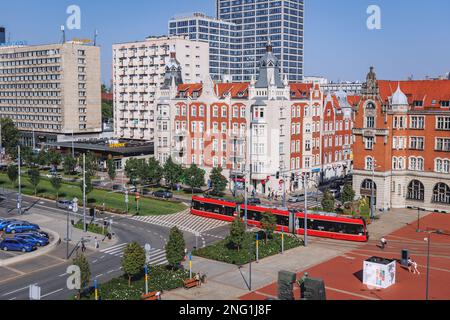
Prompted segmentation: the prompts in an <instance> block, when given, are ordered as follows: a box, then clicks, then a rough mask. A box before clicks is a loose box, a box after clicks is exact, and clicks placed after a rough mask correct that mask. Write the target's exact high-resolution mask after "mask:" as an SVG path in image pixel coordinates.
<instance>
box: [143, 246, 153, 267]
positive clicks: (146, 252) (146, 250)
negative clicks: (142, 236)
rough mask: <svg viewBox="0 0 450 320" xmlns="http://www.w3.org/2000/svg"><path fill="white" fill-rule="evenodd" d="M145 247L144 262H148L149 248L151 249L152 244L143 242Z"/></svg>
mask: <svg viewBox="0 0 450 320" xmlns="http://www.w3.org/2000/svg"><path fill="white" fill-rule="evenodd" d="M144 249H145V262H146V263H149V262H150V250H152V246H151V245H150V244H148V243H146V244H145V246H144Z"/></svg>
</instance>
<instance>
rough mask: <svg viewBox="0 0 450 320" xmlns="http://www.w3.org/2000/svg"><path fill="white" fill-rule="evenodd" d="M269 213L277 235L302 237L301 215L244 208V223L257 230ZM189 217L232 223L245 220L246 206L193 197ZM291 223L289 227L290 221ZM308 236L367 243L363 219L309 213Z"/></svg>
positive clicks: (302, 223) (302, 222)
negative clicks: (274, 218)
mask: <svg viewBox="0 0 450 320" xmlns="http://www.w3.org/2000/svg"><path fill="white" fill-rule="evenodd" d="M267 211H269V212H271V213H272V214H274V215H275V217H276V219H277V227H276V229H277V231H282V230H284V231H288V230H289V227H290V225H291V231H292V232H295V233H297V234H298V235H303V234H304V220H305V215H304V213H303V212H290V211H284V210H279V209H275V208H268V207H261V206H250V205H249V206H247V223H248V224H249V225H252V226H255V227H260V226H261V223H260V220H261V214H262V213H263V212H267ZM191 213H192V214H194V215H197V216H202V217H207V218H212V219H216V220H223V221H228V222H231V221H233V220H234V218H235V217H236V216H237V215H239V216H240V217H241V218H244V217H245V204H238V203H236V202H232V201H228V200H221V199H214V198H207V197H198V196H194V197H192V205H191ZM291 219H293V221H292V222H291V224H290V223H289V222H290V220H291ZM307 220H308V221H307V224H308V225H307V232H308V235H310V236H315V237H321V238H330V239H338V240H347V241H355V242H366V241H368V240H369V233H368V231H367V227H366V222H365V220H364V219H363V218H353V217H342V216H337V215H336V216H334V215H328V214H319V213H315V212H314V213H308V216H307Z"/></svg>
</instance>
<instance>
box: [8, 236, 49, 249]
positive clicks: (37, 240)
mask: <svg viewBox="0 0 450 320" xmlns="http://www.w3.org/2000/svg"><path fill="white" fill-rule="evenodd" d="M13 239H22V240H25V241H27V242H29V243H31V244H32V245H33V246H37V247H43V246H46V245H48V242H49V241H48V239H47V238H44V237H38V236H35V235H32V234H28V233H19V234H16V235H15V236H14V238H13Z"/></svg>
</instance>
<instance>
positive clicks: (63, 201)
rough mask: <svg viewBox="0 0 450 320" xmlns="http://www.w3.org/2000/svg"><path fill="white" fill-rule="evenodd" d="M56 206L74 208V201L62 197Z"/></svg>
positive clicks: (65, 208) (66, 208) (67, 208)
mask: <svg viewBox="0 0 450 320" xmlns="http://www.w3.org/2000/svg"><path fill="white" fill-rule="evenodd" d="M56 206H57V207H58V208H60V209H64V210H72V208H73V202H72V201H71V200H67V199H60V200H58V201H57V202H56Z"/></svg>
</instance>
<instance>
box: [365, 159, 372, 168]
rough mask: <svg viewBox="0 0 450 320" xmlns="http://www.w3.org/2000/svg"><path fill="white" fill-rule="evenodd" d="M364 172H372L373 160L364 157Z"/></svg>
mask: <svg viewBox="0 0 450 320" xmlns="http://www.w3.org/2000/svg"><path fill="white" fill-rule="evenodd" d="M366 170H373V158H372V157H366Z"/></svg>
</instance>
